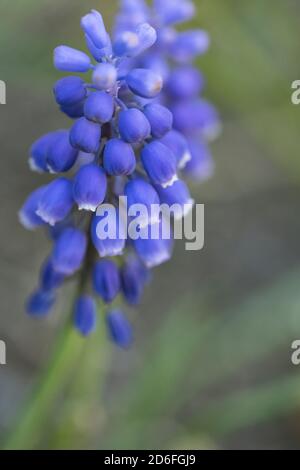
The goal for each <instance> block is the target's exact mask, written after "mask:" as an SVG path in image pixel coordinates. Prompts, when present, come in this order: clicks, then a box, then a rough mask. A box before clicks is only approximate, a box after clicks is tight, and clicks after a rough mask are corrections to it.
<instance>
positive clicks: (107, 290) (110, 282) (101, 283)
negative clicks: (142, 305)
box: [93, 259, 121, 303]
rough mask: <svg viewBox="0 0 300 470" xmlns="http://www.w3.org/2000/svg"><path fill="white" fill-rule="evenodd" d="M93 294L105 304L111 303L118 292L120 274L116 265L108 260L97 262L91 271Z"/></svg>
mask: <svg viewBox="0 0 300 470" xmlns="http://www.w3.org/2000/svg"><path fill="white" fill-rule="evenodd" d="M93 286H94V290H95V292H97V294H98V295H100V297H101V298H102V299H103V300H104V302H106V303H111V302H112V301H113V300H114V299H115V297H116V296H117V295H118V293H119V291H120V287H121V286H120V274H119V269H118V267H117V265H116V264H115V263H114V262H113V261H110V260H107V259H103V260H101V261H98V262H97V263H96V264H95V266H94V269H93Z"/></svg>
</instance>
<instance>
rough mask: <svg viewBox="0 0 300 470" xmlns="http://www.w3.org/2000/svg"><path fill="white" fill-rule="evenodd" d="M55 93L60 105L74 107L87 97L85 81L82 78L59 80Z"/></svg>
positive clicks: (55, 86)
mask: <svg viewBox="0 0 300 470" xmlns="http://www.w3.org/2000/svg"><path fill="white" fill-rule="evenodd" d="M53 92H54V96H55V99H56V101H57V103H58V104H60V105H63V106H72V105H74V104H76V103H78V102H79V101H82V100H83V99H84V98H85V97H86V88H85V86H84V81H83V80H82V79H81V78H80V77H64V78H61V79H60V80H58V81H57V82H56V83H55V85H54V87H53Z"/></svg>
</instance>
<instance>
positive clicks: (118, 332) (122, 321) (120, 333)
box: [106, 310, 133, 349]
mask: <svg viewBox="0 0 300 470" xmlns="http://www.w3.org/2000/svg"><path fill="white" fill-rule="evenodd" d="M106 323H107V328H108V332H109V334H110V337H111V339H112V341H113V342H114V343H115V344H117V345H118V346H119V347H121V348H124V349H127V348H129V346H130V345H131V343H132V339H133V334H132V326H131V324H130V323H129V321H128V320H127V318H126V317H125V315H124V314H123V312H122V311H121V310H112V311H111V312H109V313H108V314H107V317H106Z"/></svg>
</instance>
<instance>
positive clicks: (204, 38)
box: [170, 29, 210, 63]
mask: <svg viewBox="0 0 300 470" xmlns="http://www.w3.org/2000/svg"><path fill="white" fill-rule="evenodd" d="M209 45H210V38H209V35H208V34H207V32H206V31H203V30H201V29H199V30H194V31H184V32H182V33H178V36H177V38H176V40H175V41H174V43H173V44H172V46H171V48H170V53H171V55H172V57H173V59H174V60H175V61H176V62H182V63H185V62H191V61H192V60H194V59H195V57H196V56H198V55H202V54H205V52H207V50H208V48H209Z"/></svg>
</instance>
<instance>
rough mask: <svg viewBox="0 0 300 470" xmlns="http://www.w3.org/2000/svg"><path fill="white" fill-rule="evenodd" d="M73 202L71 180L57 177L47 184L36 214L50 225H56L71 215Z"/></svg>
mask: <svg viewBox="0 0 300 470" xmlns="http://www.w3.org/2000/svg"><path fill="white" fill-rule="evenodd" d="M73 204H74V201H73V196H72V183H71V181H70V180H68V179H66V178H57V179H56V180H54V181H52V182H51V183H49V184H48V185H47V186H46V189H45V191H44V193H43V194H42V196H41V198H40V200H39V203H38V208H37V211H36V214H37V215H38V216H39V217H41V219H43V220H44V221H45V222H47V223H48V224H49V225H55V224H56V222H60V221H61V220H63V219H64V218H65V217H67V215H69V213H70V212H71V209H72V207H73Z"/></svg>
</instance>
